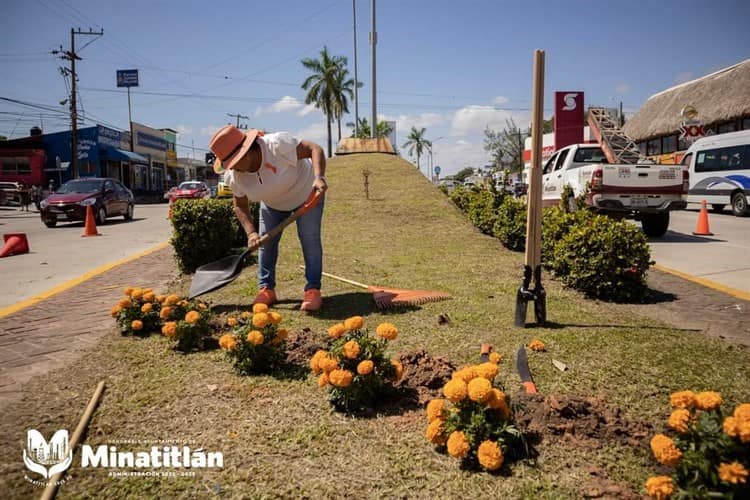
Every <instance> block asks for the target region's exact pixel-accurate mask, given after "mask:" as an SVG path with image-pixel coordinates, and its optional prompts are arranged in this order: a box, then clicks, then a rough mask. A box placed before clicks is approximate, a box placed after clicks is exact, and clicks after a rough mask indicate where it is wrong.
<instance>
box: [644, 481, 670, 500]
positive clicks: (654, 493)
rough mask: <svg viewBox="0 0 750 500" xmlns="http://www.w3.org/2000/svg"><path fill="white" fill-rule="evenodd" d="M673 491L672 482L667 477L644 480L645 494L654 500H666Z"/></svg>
mask: <svg viewBox="0 0 750 500" xmlns="http://www.w3.org/2000/svg"><path fill="white" fill-rule="evenodd" d="M674 491H675V487H674V482H672V478H671V477H669V476H653V477H650V478H648V479H647V480H646V493H648V496H650V497H652V498H655V499H656V500H666V499H667V498H669V497H670V496H671V495H672V494H673V493H674Z"/></svg>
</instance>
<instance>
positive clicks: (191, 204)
mask: <svg viewBox="0 0 750 500" xmlns="http://www.w3.org/2000/svg"><path fill="white" fill-rule="evenodd" d="M250 208H251V212H252V214H253V221H254V223H255V225H256V227H257V226H258V223H257V221H258V204H257V203H251V205H250ZM172 228H173V233H172V241H171V243H172V246H173V247H174V251H175V256H176V257H177V264H178V265H179V267H180V271H182V272H183V273H192V272H194V271H195V269H196V268H197V267H200V266H201V265H203V264H206V263H208V262H213V261H215V260H218V259H221V258H222V257H226V256H227V255H229V254H230V253H231V249H232V248H236V247H244V246H245V245H246V244H247V236H246V235H245V231H244V230H243V229H242V227H241V226H240V224H239V222H238V221H237V217H236V216H235V215H234V209H233V207H232V200H227V199H223V200H217V199H211V198H208V199H205V198H204V199H200V200H179V201H177V202H176V203H175V204H174V205H173V206H172Z"/></svg>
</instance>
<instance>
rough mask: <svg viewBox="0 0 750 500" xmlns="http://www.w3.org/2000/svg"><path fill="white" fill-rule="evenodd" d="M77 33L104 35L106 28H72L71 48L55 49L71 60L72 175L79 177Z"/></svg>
mask: <svg viewBox="0 0 750 500" xmlns="http://www.w3.org/2000/svg"><path fill="white" fill-rule="evenodd" d="M76 35H97V36H102V35H104V30H103V29H102V30H99V31H94V30H92V29H91V28H89V30H88V31H81V28H78V30H77V31H76V30H75V29H74V28H70V50H66V51H63V50H62V47H60V50H53V51H52V53H53V54H62V55H61V56H60V57H61V58H62V59H66V60H68V61H70V89H71V90H70V124H71V131H70V168H71V176H72V177H73V178H74V179H77V178H78V107H77V106H78V99H77V96H76V93H77V90H76V80H78V76H77V75H76V59H77V60H79V61H80V60H81V58H80V57H78V54H76Z"/></svg>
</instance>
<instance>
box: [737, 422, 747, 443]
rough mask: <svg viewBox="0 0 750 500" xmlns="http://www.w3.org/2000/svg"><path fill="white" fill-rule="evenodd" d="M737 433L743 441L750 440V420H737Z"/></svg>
mask: <svg viewBox="0 0 750 500" xmlns="http://www.w3.org/2000/svg"><path fill="white" fill-rule="evenodd" d="M737 435H738V436H739V437H740V441H742V442H743V443H748V442H750V421H747V420H745V421H739V422H737Z"/></svg>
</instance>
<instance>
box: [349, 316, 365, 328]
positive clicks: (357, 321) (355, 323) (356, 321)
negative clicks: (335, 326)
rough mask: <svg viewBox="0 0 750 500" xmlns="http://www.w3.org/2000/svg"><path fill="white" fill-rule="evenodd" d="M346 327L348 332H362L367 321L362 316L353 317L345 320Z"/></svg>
mask: <svg viewBox="0 0 750 500" xmlns="http://www.w3.org/2000/svg"><path fill="white" fill-rule="evenodd" d="M344 326H345V327H346V329H347V330H361V329H362V327H363V326H365V320H364V319H362V316H352V317H351V318H346V319H345V320H344Z"/></svg>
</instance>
